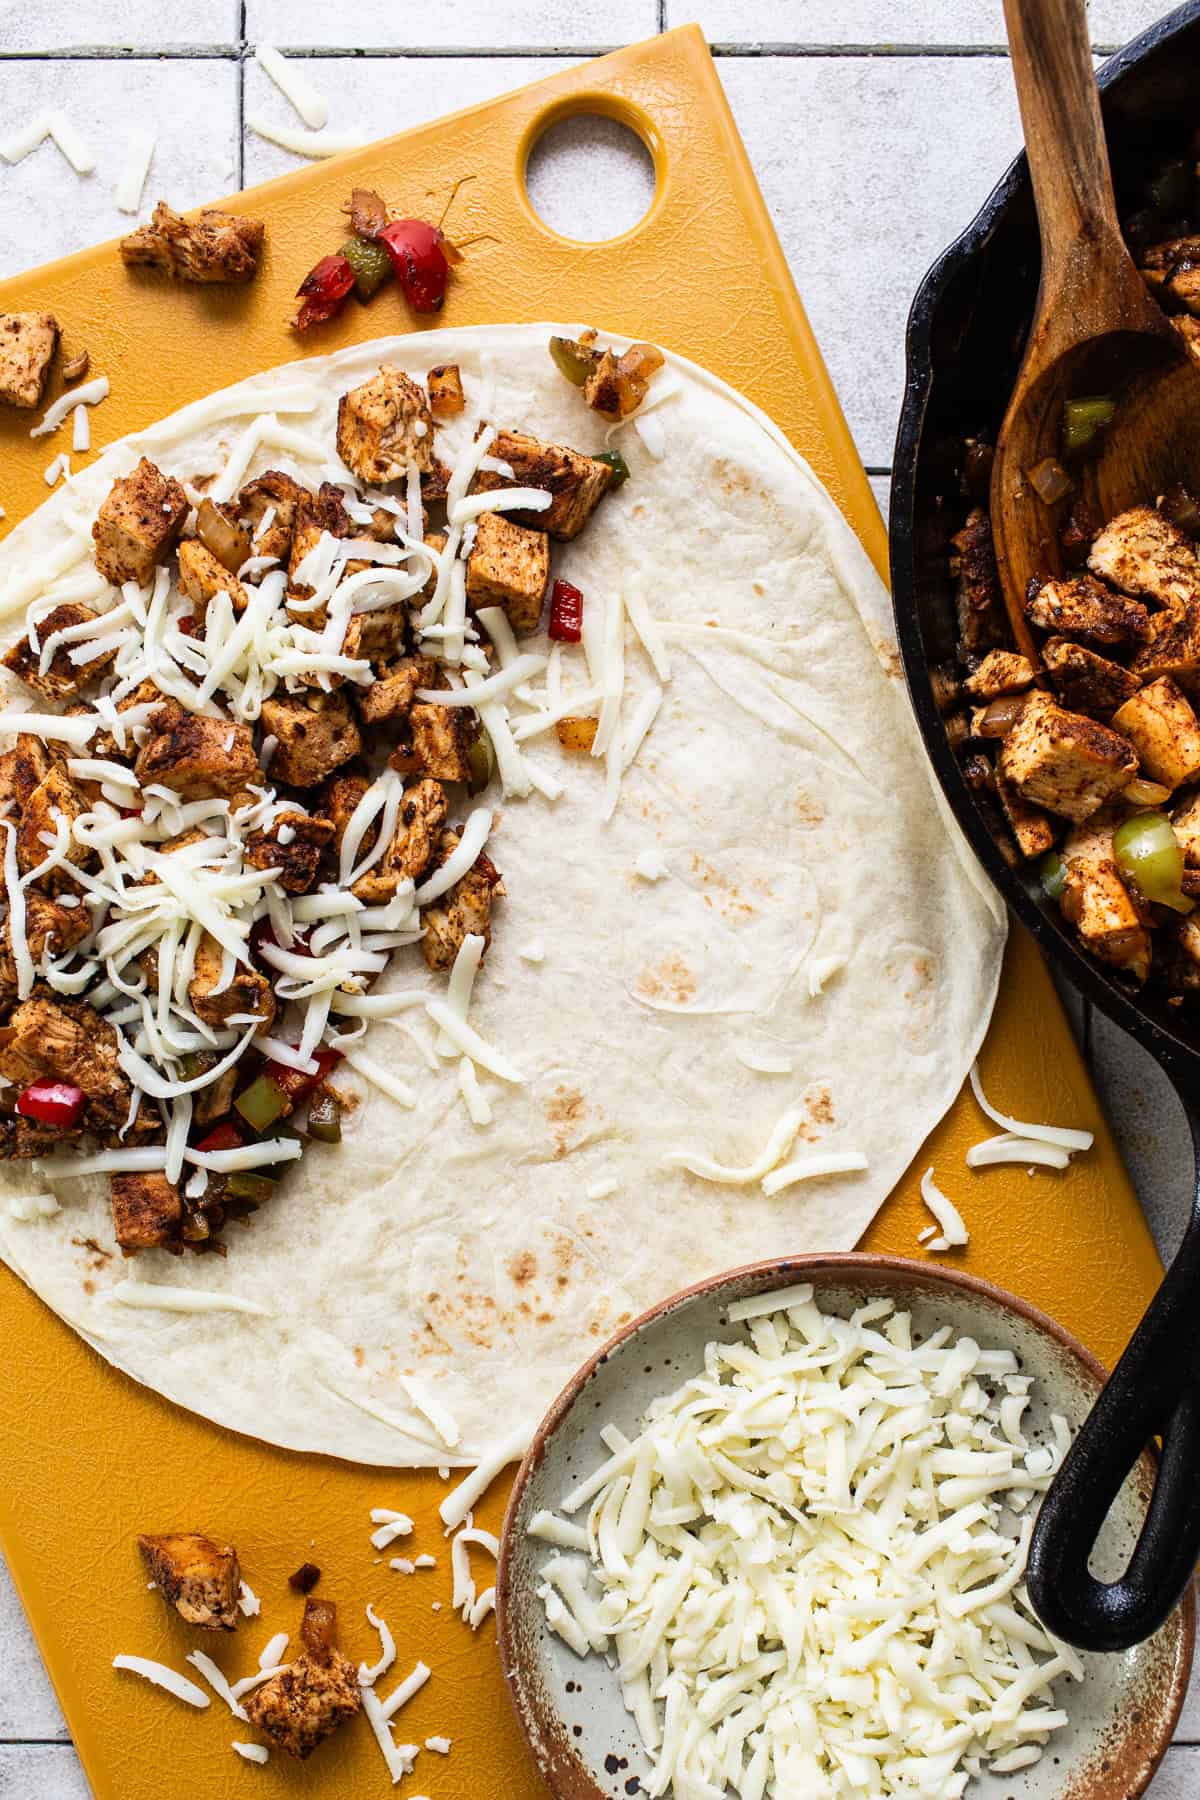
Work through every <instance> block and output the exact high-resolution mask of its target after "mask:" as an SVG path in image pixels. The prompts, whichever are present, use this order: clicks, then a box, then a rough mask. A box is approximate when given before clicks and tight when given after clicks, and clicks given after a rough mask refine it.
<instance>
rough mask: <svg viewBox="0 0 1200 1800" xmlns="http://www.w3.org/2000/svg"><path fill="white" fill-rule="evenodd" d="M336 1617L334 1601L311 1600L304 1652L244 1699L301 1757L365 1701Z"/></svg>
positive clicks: (260, 1724) (261, 1725) (261, 1726)
mask: <svg viewBox="0 0 1200 1800" xmlns="http://www.w3.org/2000/svg"><path fill="white" fill-rule="evenodd" d="M336 1619H337V1609H336V1607H335V1606H334V1605H333V1603H332V1601H329V1600H313V1599H311V1598H309V1599H308V1600H306V1601H305V1603H304V1619H303V1622H302V1624H301V1627H300V1644H301V1651H300V1655H299V1656H298V1657H297V1658H296V1660H295V1661H294V1662H293V1663H290V1664H289V1665H288V1667H287V1668H286V1669H281V1670H280V1672H279V1674H278V1675H273V1676H272V1677H271V1679H270V1681H265V1682H264V1683H263V1684H262V1686H261V1687H259V1688H255V1690H254V1692H253V1693H250V1694H247V1695H246V1698H245V1702H244V1704H245V1708H246V1712H247V1714H248V1715H249V1718H250V1722H251V1724H253V1725H255V1726H257V1728H258V1730H259V1731H261V1732H262V1733H263V1734H264V1735H265V1736H266V1737H269V1738H270V1739H271V1741H272V1743H274V1744H277V1745H278V1746H279V1748H280V1749H281V1750H286V1752H287V1754H288V1755H289V1756H294V1757H297V1758H298V1759H300V1760H301V1761H303V1759H304V1758H305V1757H307V1756H311V1754H312V1752H313V1751H314V1750H315V1749H316V1747H317V1745H318V1744H320V1743H321V1742H322V1741H323V1740H324V1739H325V1738H327V1737H328V1736H329V1735H330V1733H331V1732H333V1731H336V1730H337V1728H338V1726H339V1725H341V1724H342V1723H343V1722H344V1721H345V1720H346V1719H352V1718H353V1717H354V1715H355V1713H356V1712H358V1710H359V1708H360V1707H361V1705H362V1699H361V1696H360V1693H359V1686H358V1676H357V1674H356V1672H355V1668H354V1665H353V1663H351V1662H349V1661H348V1660H347V1658H346V1657H344V1656H343V1655H342V1653H341V1651H340V1650H338V1648H337V1646H336V1644H335V1642H334V1638H335V1632H336Z"/></svg>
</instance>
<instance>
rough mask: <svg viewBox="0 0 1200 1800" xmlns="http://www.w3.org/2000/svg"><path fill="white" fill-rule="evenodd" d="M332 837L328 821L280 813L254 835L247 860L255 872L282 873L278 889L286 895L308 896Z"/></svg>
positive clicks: (331, 828)
mask: <svg viewBox="0 0 1200 1800" xmlns="http://www.w3.org/2000/svg"><path fill="white" fill-rule="evenodd" d="M332 837H333V826H332V825H331V823H330V822H329V820H328V819H314V818H313V817H312V816H311V815H310V814H309V813H306V812H301V811H299V809H297V810H296V811H288V812H280V813H277V814H276V815H275V817H274V819H272V821H271V823H270V825H268V826H267V827H266V829H265V830H263V831H252V832H251V833H250V835H249V837H248V838H247V839H246V849H245V859H246V861H247V862H248V863H249V864H250V865H251V867H252V868H255V869H278V870H279V880H278V882H277V883H276V886H277V887H281V888H282V889H283V891H284V893H286V894H306V893H307V892H308V890H309V888H310V887H311V886H312V884H313V882H314V881H315V880H316V878H317V869H318V867H319V866H320V862H321V853H322V851H323V850H324V849H325V847H326V845H327V844H328V843H329V842H330V840H331V838H332Z"/></svg>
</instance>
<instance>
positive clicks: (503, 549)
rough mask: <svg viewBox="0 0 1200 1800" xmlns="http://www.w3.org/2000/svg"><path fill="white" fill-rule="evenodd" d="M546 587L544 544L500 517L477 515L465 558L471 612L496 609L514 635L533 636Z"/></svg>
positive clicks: (540, 535) (538, 534)
mask: <svg viewBox="0 0 1200 1800" xmlns="http://www.w3.org/2000/svg"><path fill="white" fill-rule="evenodd" d="M549 585H550V539H549V536H548V535H547V533H546V532H544V531H531V530H529V529H528V527H527V526H524V525H514V524H513V523H512V521H511V520H510V519H506V518H505V517H504V515H503V513H494V512H485V513H480V515H479V523H478V530H477V532H476V536H475V542H474V544H473V545H472V546H471V554H470V556H469V557H468V558H467V599H468V600H469V601H470V603H471V605H472V606H473V607H474V608H475V610H476V611H478V609H479V608H480V607H481V606H501V607H503V608H504V611H505V612H506V613H507V615H508V622H509V624H510V625H511V626H512V628H513V630H514V631H536V630H537V627H538V621H539V619H540V618H541V616H542V604H543V602H544V600H545V598H546V589H547V588H548V587H549Z"/></svg>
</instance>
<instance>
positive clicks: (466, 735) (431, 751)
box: [408, 700, 479, 781]
mask: <svg viewBox="0 0 1200 1800" xmlns="http://www.w3.org/2000/svg"><path fill="white" fill-rule="evenodd" d="M408 724H409V729H410V731H411V732H412V745H413V752H414V754H415V756H416V758H417V763H418V766H419V767H420V768H422V769H423V770H424V771H425V773H426V774H427V775H433V776H435V777H436V778H437V780H438V781H467V780H469V779H470V774H471V751H472V749H473V748H474V745H475V743H476V740H477V739H478V737H479V715H478V714H477V713H476V712H474V711H473V710H472V709H471V708H470V707H469V706H438V705H437V704H436V703H433V702H430V701H427V700H418V701H416V702H415V703H414V704H413V706H412V707H411V708H410V710H409V714H408Z"/></svg>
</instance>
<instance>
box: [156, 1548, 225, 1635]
mask: <svg viewBox="0 0 1200 1800" xmlns="http://www.w3.org/2000/svg"><path fill="white" fill-rule="evenodd" d="M137 1544H138V1549H139V1550H140V1551H141V1553H142V1559H143V1561H144V1562H145V1564H146V1567H147V1569H148V1570H149V1572H150V1575H151V1578H152V1579H153V1580H154V1581H156V1582H157V1584H158V1591H159V1593H160V1594H161V1595H162V1597H163V1599H164V1600H165V1601H166V1602H167V1604H168V1605H169V1606H173V1607H174V1608H175V1611H176V1612H177V1613H178V1614H179V1616H180V1618H181V1619H183V1620H184V1621H185V1623H186V1624H188V1625H201V1626H203V1627H204V1628H205V1629H206V1630H209V1631H235V1630H236V1629H237V1622H238V1615H237V1602H238V1589H239V1587H240V1585H241V1579H242V1572H241V1569H240V1568H239V1567H238V1556H237V1551H236V1550H235V1549H234V1547H233V1545H232V1544H214V1543H213V1541H212V1539H211V1538H207V1537H205V1536H204V1535H203V1533H202V1532H199V1531H169V1532H165V1533H164V1534H162V1535H161V1536H156V1535H150V1534H143V1535H141V1536H139V1538H138V1541H137Z"/></svg>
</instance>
